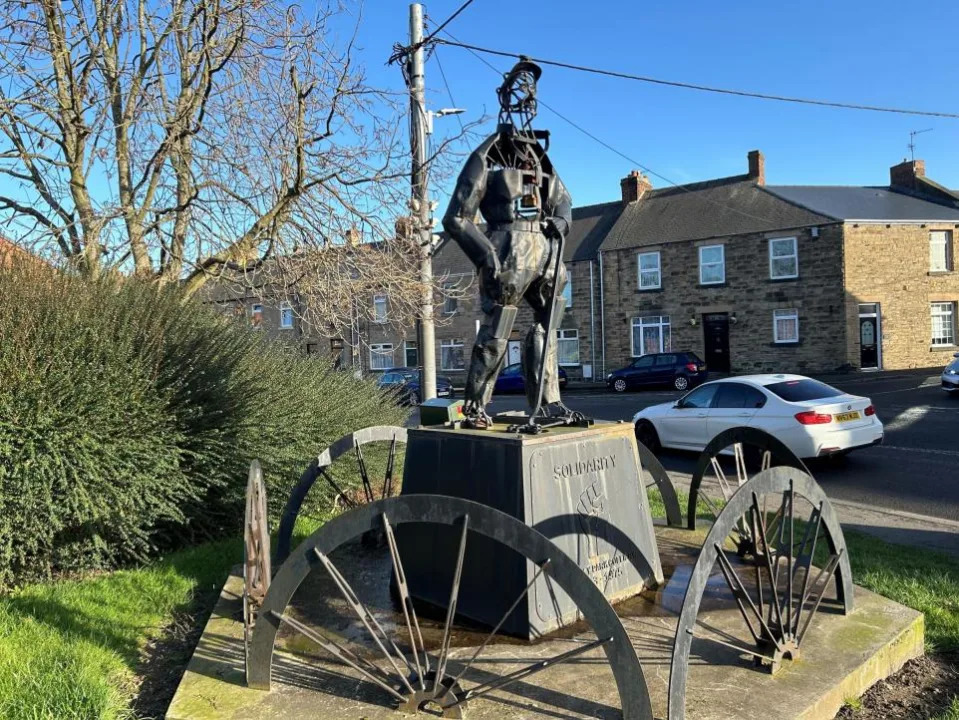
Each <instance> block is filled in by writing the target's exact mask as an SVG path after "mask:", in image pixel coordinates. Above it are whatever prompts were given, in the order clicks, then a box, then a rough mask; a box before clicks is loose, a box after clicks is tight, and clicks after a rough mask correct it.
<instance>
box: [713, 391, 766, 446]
mask: <svg viewBox="0 0 959 720" xmlns="http://www.w3.org/2000/svg"><path fill="white" fill-rule="evenodd" d="M765 404H766V396H765V394H763V392H762V390H759V389H758V388H754V387H752V386H751V385H746V384H745V383H738V382H724V383H720V388H719V391H718V392H717V393H716V397H715V398H714V399H713V404H712V407H711V408H710V409H709V418H708V420H707V422H706V429H707V435H708V436H709V438H708V439H709V440H712V439H713V438H714V437H716V436H717V435H719V433H721V432H723V431H724V430H729V429H731V428H735V427H746V426H748V425H751V424H752V422H753V416H754V415H755V414H756V412H757V411H758V410H759V408H761V407H762V406H763V405H765ZM707 442H708V440H707Z"/></svg>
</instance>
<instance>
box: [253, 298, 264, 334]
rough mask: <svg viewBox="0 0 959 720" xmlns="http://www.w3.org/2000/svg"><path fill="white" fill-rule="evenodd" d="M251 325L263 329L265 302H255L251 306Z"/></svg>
mask: <svg viewBox="0 0 959 720" xmlns="http://www.w3.org/2000/svg"><path fill="white" fill-rule="evenodd" d="M257 316H259V317H257ZM250 325H251V326H252V327H253V328H255V329H257V330H262V329H263V304H262V303H254V304H253V305H252V306H251V307H250Z"/></svg>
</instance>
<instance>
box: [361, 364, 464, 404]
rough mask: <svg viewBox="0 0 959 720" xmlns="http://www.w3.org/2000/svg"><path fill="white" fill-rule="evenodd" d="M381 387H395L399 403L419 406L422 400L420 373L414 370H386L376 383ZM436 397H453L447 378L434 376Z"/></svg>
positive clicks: (405, 368) (403, 368) (449, 381)
mask: <svg viewBox="0 0 959 720" xmlns="http://www.w3.org/2000/svg"><path fill="white" fill-rule="evenodd" d="M376 382H377V385H379V386H380V387H381V388H382V387H391V386H392V387H396V388H397V389H398V391H399V398H400V402H403V403H406V404H409V405H419V404H420V400H421V399H422V394H421V393H420V371H419V370H418V369H416V368H410V367H398V368H390V369H389V370H386V371H385V372H384V373H383V374H382V375H381V376H380V378H379V380H377V381H376ZM436 397H441V398H451V397H453V383H452V381H451V380H450V379H449V378H448V377H444V376H442V375H437V376H436Z"/></svg>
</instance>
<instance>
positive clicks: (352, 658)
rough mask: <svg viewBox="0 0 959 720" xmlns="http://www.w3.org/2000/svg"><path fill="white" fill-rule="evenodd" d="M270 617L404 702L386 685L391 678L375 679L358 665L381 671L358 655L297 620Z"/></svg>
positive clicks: (276, 615)
mask: <svg viewBox="0 0 959 720" xmlns="http://www.w3.org/2000/svg"><path fill="white" fill-rule="evenodd" d="M272 615H273V617H275V618H277V619H278V620H281V621H282V622H285V623H286V624H287V625H289V626H290V627H292V628H293V629H294V630H296V631H297V632H299V633H301V634H302V635H305V636H306V637H307V638H309V639H310V640H312V641H313V642H315V643H316V644H317V645H319V646H320V647H321V648H323V649H324V650H326V651H327V652H328V653H329V654H330V655H332V656H333V657H335V658H337V659H338V660H340V661H342V662H344V663H346V664H347V665H349V666H350V667H351V668H353V669H354V670H356V671H357V672H358V673H360V674H361V675H363V677H365V678H366V679H367V680H369V681H370V682H372V683H374V684H376V685H378V686H379V687H381V688H383V689H384V690H386V692H388V693H389V694H390V695H392V696H394V697H396V698H398V699H399V700H400V701H401V702H406V698H405V697H403V696H402V695H401V694H400V693H398V692H397V691H396V690H394V689H393V688H392V687H390V686H389V685H388V684H387V682H390V680H391V678H389V677H388V676H386V675H383V677H384V678H385V680H386V682H383V680H381V679H380V678H378V677H376V675H374V674H373V673H372V672H370V671H368V670H366V669H365V668H363V667H362V666H361V664H360V663H361V662H365V663H366V664H367V665H368V666H369V667H371V668H375V669H376V670H377V671H379V672H380V673H382V671H381V670H380V669H379V668H377V667H376V666H375V665H373V664H372V663H370V662H369V661H366V660H363V659H362V658H360V657H359V656H358V655H356V654H354V653H353V652H351V651H350V650H348V649H346V648H345V647H343V646H342V645H340V644H338V643H336V642H334V641H333V640H330V639H329V638H324V637H323V636H322V635H319V634H317V633H315V632H313V631H312V630H311V629H310V628H308V627H307V626H306V625H304V624H303V623H301V622H299V621H297V620H294V619H293V618H291V617H290V616H289V615H283V614H281V613H278V612H275V611H272Z"/></svg>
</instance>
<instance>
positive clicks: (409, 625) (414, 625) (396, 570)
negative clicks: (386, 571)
mask: <svg viewBox="0 0 959 720" xmlns="http://www.w3.org/2000/svg"><path fill="white" fill-rule="evenodd" d="M383 529H384V532H385V533H386V544H387V546H388V547H389V550H390V561H391V562H392V563H393V575H394V576H395V577H396V587H397V591H398V592H399V594H400V604H401V605H402V606H403V619H404V620H406V630H407V632H408V633H409V636H410V649H411V650H412V651H413V661H414V662H415V663H416V677H417V678H418V679H419V682H420V689H421V690H425V689H426V685H425V683H424V682H423V678H424V675H425V672H429V670H430V658H429V655H427V653H426V646H425V645H424V644H423V635H422V633H421V632H420V623H419V620H417V618H416V610H415V609H414V608H413V600H412V598H411V597H410V590H409V586H408V585H407V584H406V572H405V571H404V570H403V561H402V560H401V559H400V553H399V550H398V549H397V547H396V536H395V535H394V534H393V526H392V525H390V520H389V518H388V517H386V513H383ZM411 619H412V622H411ZM414 629H415V631H416V634H415V635H414V634H413V632H414ZM420 651H422V652H423V662H424V664H425V665H426V671H425V672H424V670H423V665H421V664H420Z"/></svg>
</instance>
